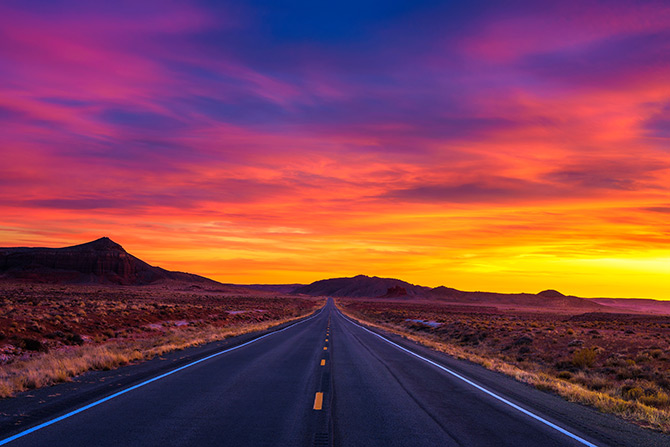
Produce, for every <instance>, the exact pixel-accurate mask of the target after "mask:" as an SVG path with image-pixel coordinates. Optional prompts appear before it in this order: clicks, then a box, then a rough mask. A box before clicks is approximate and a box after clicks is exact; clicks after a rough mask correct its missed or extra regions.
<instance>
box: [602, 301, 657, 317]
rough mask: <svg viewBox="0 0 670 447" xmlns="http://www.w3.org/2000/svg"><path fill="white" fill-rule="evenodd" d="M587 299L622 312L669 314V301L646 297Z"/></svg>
mask: <svg viewBox="0 0 670 447" xmlns="http://www.w3.org/2000/svg"><path fill="white" fill-rule="evenodd" d="M589 300H590V301H593V302H595V303H598V304H603V305H605V306H608V307H613V308H616V309H618V310H619V311H622V312H624V311H626V312H636V313H649V314H663V315H670V301H661V300H652V299H648V298H590V299H589Z"/></svg>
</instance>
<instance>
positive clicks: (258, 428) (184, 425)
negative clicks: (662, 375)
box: [0, 300, 668, 447]
mask: <svg viewBox="0 0 670 447" xmlns="http://www.w3.org/2000/svg"><path fill="white" fill-rule="evenodd" d="M395 342H398V340H395ZM395 342H394V341H392V340H389V339H388V338H384V337H381V336H380V335H378V334H376V333H373V332H371V331H370V330H368V329H366V328H364V327H361V326H359V325H357V324H356V323H354V322H353V321H351V320H349V319H348V318H346V317H345V316H343V315H342V314H341V313H340V312H339V311H338V310H337V309H336V307H335V305H334V303H333V301H332V300H329V301H328V303H327V304H326V306H325V307H324V308H323V309H322V310H321V311H320V312H319V313H317V314H316V315H315V316H313V317H311V318H309V319H307V320H303V321H302V322H299V323H297V324H294V325H292V326H289V327H287V328H285V329H282V330H281V331H276V332H273V333H271V334H268V335H264V336H263V337H261V338H258V339H255V340H254V341H251V342H247V343H245V344H244V345H240V346H238V347H235V348H228V349H226V350H224V351H222V352H220V353H217V354H215V355H213V356H210V357H209V358H207V359H205V360H199V361H197V362H195V363H193V364H188V365H185V366H182V367H181V368H180V369H179V370H177V371H175V372H173V373H168V374H163V375H162V376H160V377H158V378H154V379H151V380H148V381H145V382H143V383H140V384H139V385H135V386H134V387H133V388H132V389H129V390H127V391H122V392H120V393H116V394H114V395H112V396H107V397H106V398H105V399H103V400H101V401H96V402H93V403H92V404H89V405H88V406H86V407H83V408H72V409H71V413H69V414H65V417H63V416H62V415H60V417H59V418H51V419H49V420H47V421H45V423H44V424H41V426H40V427H37V429H34V430H33V431H30V432H26V431H23V432H20V433H18V434H17V435H16V436H15V437H12V438H5V439H4V440H0V444H2V443H7V444H9V445H12V446H79V445H81V446H88V445H96V446H121V445H123V446H134V445H137V446H139V445H142V446H144V445H156V446H164V445H174V446H177V445H197V446H328V445H335V446H382V445H383V446H424V445H426V446H428V445H430V446H433V445H440V446H505V445H509V446H541V447H550V446H585V445H586V446H588V445H597V446H602V447H604V446H606V445H612V446H617V445H663V443H664V442H666V441H667V440H668V438H667V437H663V436H662V435H656V434H652V433H650V432H646V431H643V430H641V429H638V428H636V427H632V426H629V425H628V424H625V423H623V422H619V421H616V420H615V419H614V418H612V417H609V416H602V418H607V419H598V418H600V417H601V416H598V415H596V416H593V414H595V412H592V411H591V410H589V409H585V408H583V407H580V406H578V405H574V404H570V403H567V402H563V401H562V400H560V399H557V398H555V397H553V396H549V395H547V394H545V393H541V392H539V391H537V390H533V389H531V388H530V387H526V386H525V385H522V384H516V382H513V381H511V379H505V380H507V381H505V380H503V382H501V383H502V385H500V386H497V385H496V383H497V382H495V380H499V379H496V377H497V376H496V375H495V373H491V372H489V371H485V370H483V369H482V368H480V367H477V366H475V365H469V364H465V363H463V362H460V363H459V362H458V361H457V360H454V359H448V358H446V357H445V356H443V355H441V354H437V353H432V354H431V353H429V352H428V353H427V352H426V350H423V351H422V350H421V348H417V347H412V346H409V344H407V343H403V342H400V344H395ZM408 347H409V348H410V349H409V350H408ZM461 364H462V365H463V368H465V373H464V372H463V370H462V369H461V370H455V369H454V367H457V368H458V367H460V366H459V365H461ZM468 368H470V369H472V368H474V369H472V372H473V374H474V375H475V376H477V377H475V378H474V379H473V378H472V375H470V376H465V375H463V374H467V373H468ZM478 375H479V376H478ZM480 379H481V380H480ZM494 379H495V380H494ZM491 380H493V381H491ZM482 381H483V382H484V383H483V382H482ZM512 382H513V383H512ZM514 387H520V389H522V392H521V393H522V394H524V395H525V394H526V393H529V394H528V395H529V397H528V398H527V399H525V401H524V402H519V395H520V394H519V393H520V392H519V391H518V390H517V391H514V390H513V389H512V388H514ZM497 388H501V389H497ZM524 390H525V391H524ZM515 393H516V394H515ZM510 396H511V397H510ZM101 397H104V396H101ZM110 397H111V398H110ZM533 399H536V400H537V401H538V402H545V404H543V405H540V404H538V407H539V408H540V409H539V410H537V409H534V408H533V407H532V402H533ZM551 399H555V400H551ZM546 402H553V403H551V404H550V405H549V404H546ZM555 405H557V406H566V407H562V409H556V410H550V407H552V406H555ZM580 412H581V413H580ZM584 412H585V413H584ZM582 413H583V414H587V415H591V416H592V417H594V418H595V419H593V420H592V422H589V421H588V420H587V419H588V418H582V417H574V415H580V414H582ZM561 414H572V415H573V417H572V418H570V417H566V418H565V419H566V420H561ZM57 416H58V415H57ZM582 419H583V420H582ZM576 420H580V421H581V422H580V423H575V424H574V425H575V426H571V424H573V422H572V421H576ZM566 421H567V422H566ZM602 421H606V422H607V423H608V424H610V425H609V426H608V427H607V428H606V429H605V427H604V425H602ZM594 425H595V426H594ZM612 427H614V428H612ZM621 427H623V428H621ZM601 428H602V430H601ZM617 430H619V431H618V432H617ZM613 433H614V435H613ZM633 440H634V441H633ZM631 442H636V444H633V443H631Z"/></svg>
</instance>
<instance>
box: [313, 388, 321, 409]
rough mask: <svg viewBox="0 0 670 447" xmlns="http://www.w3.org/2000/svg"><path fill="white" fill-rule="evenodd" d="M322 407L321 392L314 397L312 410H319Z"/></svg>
mask: <svg viewBox="0 0 670 447" xmlns="http://www.w3.org/2000/svg"><path fill="white" fill-rule="evenodd" d="M322 405H323V393H321V392H319V393H316V396H314V409H315V410H320V409H321V407H322Z"/></svg>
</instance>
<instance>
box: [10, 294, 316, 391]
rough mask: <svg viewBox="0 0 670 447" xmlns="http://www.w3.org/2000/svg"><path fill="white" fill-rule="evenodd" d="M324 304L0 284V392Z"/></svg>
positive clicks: (267, 323)
mask: <svg viewBox="0 0 670 447" xmlns="http://www.w3.org/2000/svg"><path fill="white" fill-rule="evenodd" d="M321 305H323V300H320V299H301V298H296V297H291V296H274V295H272V294H266V295H264V296H253V295H246V296H231V295H229V294H225V293H219V292H218V291H217V290H205V289H200V288H193V287H186V288H184V287H183V286H182V288H181V289H179V288H174V287H167V286H160V287H153V286H150V287H118V286H85V285H82V286H75V285H46V284H22V283H17V284H11V283H0V397H8V396H11V395H13V394H15V393H17V392H20V391H24V390H29V389H34V388H39V387H42V386H46V385H51V384H54V383H58V382H62V381H66V380H69V379H70V378H71V377H74V376H76V375H79V374H81V373H83V372H86V371H90V370H106V369H112V368H116V367H118V366H121V365H125V364H127V363H130V362H134V361H140V360H146V359H150V358H152V357H154V356H156V355H160V354H163V353H165V352H168V351H173V350H176V349H183V348H186V347H189V346H194V345H199V344H203V343H208V342H211V341H216V340H221V339H224V338H227V337H231V336H235V335H239V334H243V333H248V332H254V331H258V330H264V329H267V328H269V327H271V326H275V325H278V324H281V323H284V322H288V321H292V320H295V319H297V318H300V317H302V316H304V315H307V314H309V313H311V312H312V311H313V310H315V309H316V308H318V307H320V306H321Z"/></svg>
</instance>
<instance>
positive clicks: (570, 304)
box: [429, 287, 607, 311]
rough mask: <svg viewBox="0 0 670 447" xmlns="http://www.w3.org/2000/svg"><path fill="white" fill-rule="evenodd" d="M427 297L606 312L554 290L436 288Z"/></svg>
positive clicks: (597, 304)
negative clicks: (473, 290) (514, 290)
mask: <svg viewBox="0 0 670 447" xmlns="http://www.w3.org/2000/svg"><path fill="white" fill-rule="evenodd" d="M429 296H430V297H432V298H434V299H437V300H439V301H445V302H449V303H458V304H477V305H487V306H498V307H523V308H531V309H538V310H541V309H545V308H551V309H553V310H559V309H571V310H583V311H606V309H607V307H606V306H604V305H602V304H600V303H596V302H594V301H592V300H588V299H585V298H578V297H576V296H566V295H563V294H562V293H560V292H557V291H555V290H545V291H542V292H540V293H538V294H532V293H494V292H464V291H461V290H456V289H450V288H448V287H436V288H434V289H432V290H431V291H430V293H429Z"/></svg>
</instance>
